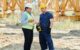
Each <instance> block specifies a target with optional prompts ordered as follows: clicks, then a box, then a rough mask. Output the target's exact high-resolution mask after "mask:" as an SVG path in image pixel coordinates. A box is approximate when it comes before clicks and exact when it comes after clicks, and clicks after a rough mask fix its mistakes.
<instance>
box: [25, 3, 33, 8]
mask: <svg viewBox="0 0 80 50" xmlns="http://www.w3.org/2000/svg"><path fill="white" fill-rule="evenodd" d="M25 7H29V8H33V6H32V4H31V3H27V4H25Z"/></svg>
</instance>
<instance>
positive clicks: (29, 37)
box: [21, 3, 34, 50]
mask: <svg viewBox="0 0 80 50" xmlns="http://www.w3.org/2000/svg"><path fill="white" fill-rule="evenodd" d="M31 11H32V4H31V3H27V4H26V5H25V10H24V12H22V17H21V23H22V31H23V33H24V39H25V41H24V50H30V48H31V44H32V41H33V27H34V19H33V16H32V13H31Z"/></svg>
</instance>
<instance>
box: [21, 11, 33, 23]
mask: <svg viewBox="0 0 80 50" xmlns="http://www.w3.org/2000/svg"><path fill="white" fill-rule="evenodd" d="M26 13H28V12H26V11H25V12H23V13H22V15H21V16H22V17H21V20H20V21H21V23H22V24H27V22H28V21H27V19H28V16H27V14H26ZM30 15H31V14H30Z"/></svg>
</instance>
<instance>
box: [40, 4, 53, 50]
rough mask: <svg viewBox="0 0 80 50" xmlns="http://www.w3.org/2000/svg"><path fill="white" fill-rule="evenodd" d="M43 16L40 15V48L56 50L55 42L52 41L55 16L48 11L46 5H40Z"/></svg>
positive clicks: (42, 49)
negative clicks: (52, 22)
mask: <svg viewBox="0 0 80 50" xmlns="http://www.w3.org/2000/svg"><path fill="white" fill-rule="evenodd" d="M40 9H41V12H42V13H41V14H40V22H39V24H40V27H41V31H40V32H39V39H40V46H41V50H46V49H47V47H48V48H49V50H54V47H53V42H52V39H51V28H50V27H51V26H50V25H51V21H52V20H53V15H52V14H51V13H50V12H48V11H47V9H46V5H45V4H41V5H40Z"/></svg>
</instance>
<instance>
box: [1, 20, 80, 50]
mask: <svg viewBox="0 0 80 50" xmlns="http://www.w3.org/2000/svg"><path fill="white" fill-rule="evenodd" d="M65 22H66V21H65ZM65 22H64V23H63V22H59V23H58V22H55V24H57V25H54V26H55V27H54V29H52V33H51V34H52V39H53V43H54V47H55V50H80V29H79V28H78V27H79V25H80V22H73V23H72V22H69V21H68V22H66V24H65ZM69 23H70V24H71V25H70V24H69ZM63 24H64V26H63ZM4 26H5V25H4ZM62 27H64V28H62ZM68 28H70V29H68ZM56 29H57V30H58V31H55V30H56ZM59 30H60V31H59ZM61 30H62V31H61ZM38 37H39V33H38V32H36V31H35V30H34V40H33V44H32V48H31V50H40V45H39V38H38ZM23 44H24V36H23V33H22V30H21V28H18V27H16V26H10V25H7V26H5V27H1V28H0V50H23Z"/></svg>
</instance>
